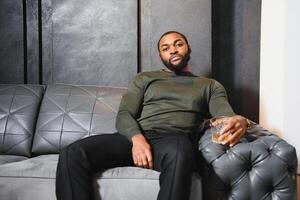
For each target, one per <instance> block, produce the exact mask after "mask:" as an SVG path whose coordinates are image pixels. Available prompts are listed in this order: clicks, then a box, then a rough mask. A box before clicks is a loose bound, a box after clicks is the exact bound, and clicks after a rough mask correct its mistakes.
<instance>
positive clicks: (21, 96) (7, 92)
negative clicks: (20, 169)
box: [0, 85, 43, 156]
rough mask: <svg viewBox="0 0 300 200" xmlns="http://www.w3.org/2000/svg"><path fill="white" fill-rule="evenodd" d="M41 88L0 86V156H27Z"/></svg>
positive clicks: (35, 86)
mask: <svg viewBox="0 0 300 200" xmlns="http://www.w3.org/2000/svg"><path fill="white" fill-rule="evenodd" d="M42 93H43V87H42V86H38V85H0V154H9V155H23V156H30V149H31V144H32V138H33V133H34V128H35V122H36V117H37V114H38V111H39V106H40V101H41V98H42Z"/></svg>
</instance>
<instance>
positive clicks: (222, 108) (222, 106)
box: [209, 81, 235, 117]
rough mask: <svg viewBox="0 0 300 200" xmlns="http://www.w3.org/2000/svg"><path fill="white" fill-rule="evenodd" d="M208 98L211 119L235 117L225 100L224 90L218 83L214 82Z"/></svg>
mask: <svg viewBox="0 0 300 200" xmlns="http://www.w3.org/2000/svg"><path fill="white" fill-rule="evenodd" d="M209 97H210V98H209V112H210V114H211V116H212V117H221V116H228V117H229V116H233V115H235V113H234V111H233V110H232V108H231V106H230V104H229V102H228V100H227V94H226V91H225V88H224V87H223V86H222V85H221V84H220V83H219V82H217V81H214V83H213V84H212V86H211V89H210V95H209Z"/></svg>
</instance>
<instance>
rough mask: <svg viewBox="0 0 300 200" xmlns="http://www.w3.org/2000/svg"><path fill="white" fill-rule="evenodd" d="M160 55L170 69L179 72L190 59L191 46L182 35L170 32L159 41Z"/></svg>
mask: <svg viewBox="0 0 300 200" xmlns="http://www.w3.org/2000/svg"><path fill="white" fill-rule="evenodd" d="M159 56H160V59H161V61H162V62H163V63H164V65H165V66H166V67H167V68H168V69H170V70H172V71H175V72H179V71H181V70H182V69H184V67H185V66H187V63H188V61H189V60H190V47H189V46H188V44H187V43H186V41H185V40H184V38H183V37H182V36H181V35H179V34H177V33H170V34H168V35H165V36H164V37H163V38H162V39H161V40H160V42H159Z"/></svg>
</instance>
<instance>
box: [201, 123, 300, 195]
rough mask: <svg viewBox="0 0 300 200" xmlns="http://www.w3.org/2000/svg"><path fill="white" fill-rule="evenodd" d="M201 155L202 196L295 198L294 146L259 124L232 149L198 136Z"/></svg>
mask: <svg viewBox="0 0 300 200" xmlns="http://www.w3.org/2000/svg"><path fill="white" fill-rule="evenodd" d="M199 150H200V151H201V154H202V156H203V158H204V162H203V165H204V167H203V175H204V176H203V184H204V189H203V191H204V199H206V200H216V199H226V200H227V199H238V200H269V199H270V200H274V199H280V200H292V199H295V198H296V197H295V194H296V193H295V187H296V182H295V174H296V169H297V158H296V151H295V149H294V147H292V146H291V145H289V144H288V143H287V142H285V141H284V140H282V139H281V138H279V137H277V136H275V135H273V134H271V133H270V132H268V131H267V130H264V129H263V128H261V127H260V126H258V125H255V126H253V127H252V128H251V129H249V130H248V132H247V134H246V137H244V138H243V139H242V140H241V142H240V143H238V144H237V145H235V146H234V147H233V148H229V147H226V146H223V145H219V144H215V143H213V142H212V141H211V132H210V129H207V130H206V131H205V133H204V136H203V137H202V138H201V139H200V142H199Z"/></svg>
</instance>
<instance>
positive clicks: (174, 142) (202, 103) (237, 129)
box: [56, 31, 248, 200]
mask: <svg viewBox="0 0 300 200" xmlns="http://www.w3.org/2000/svg"><path fill="white" fill-rule="evenodd" d="M158 50H159V56H160V58H161V60H162V62H163V63H164V65H165V66H166V67H167V69H166V70H162V71H154V72H144V73H140V74H138V75H137V76H136V77H135V78H134V79H133V80H132V81H131V83H130V84H129V87H128V91H127V93H126V94H125V95H124V96H123V98H122V101H121V104H120V108H119V112H118V115H117V122H116V128H117V130H118V132H119V133H118V134H113V135H98V136H93V137H89V138H85V139H83V140H80V141H77V142H75V143H73V144H72V145H70V146H68V147H67V148H65V149H64V150H63V151H62V152H61V154H60V158H59V163H58V168H57V179H56V193H57V197H58V200H71V199H72V200H74V199H80V200H83V199H91V198H92V197H91V195H92V194H93V187H92V182H93V173H95V172H97V171H99V170H103V169H107V168H112V167H121V166H134V165H135V166H138V167H142V168H147V169H154V170H157V171H160V172H161V174H160V177H159V179H160V191H159V194H158V198H157V199H158V200H183V199H188V196H189V192H190V183H191V176H192V174H193V172H194V171H195V170H197V157H196V152H197V151H196V148H195V146H194V145H193V144H194V141H193V138H195V137H194V136H195V134H196V133H197V130H198V127H199V125H200V124H201V123H202V122H203V120H204V118H205V117H207V116H208V115H210V116H212V117H220V116H223V118H222V119H219V120H216V121H215V122H214V125H216V124H218V123H223V122H226V123H225V124H226V125H225V126H224V128H223V129H222V133H223V135H222V137H221V138H220V139H219V140H220V142H221V143H222V144H223V145H230V146H233V145H235V144H236V143H237V142H238V141H239V139H240V138H241V137H242V136H243V135H244V133H245V130H246V128H247V125H248V124H247V119H245V118H244V117H242V116H238V115H235V113H234V112H233V110H232V109H231V107H230V105H229V103H228V101H227V99H226V98H227V97H226V92H225V90H224V88H223V87H222V86H221V84H220V83H218V82H217V81H215V80H212V79H208V78H202V77H197V76H195V75H193V74H192V73H191V69H190V67H189V65H188V61H189V59H190V53H191V48H190V46H189V44H188V41H187V39H186V37H185V36H184V35H183V34H181V33H178V32H175V31H170V32H167V33H165V34H163V35H162V36H161V38H160V39H159V41H158ZM224 116H225V117H224ZM227 136H229V137H227Z"/></svg>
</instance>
